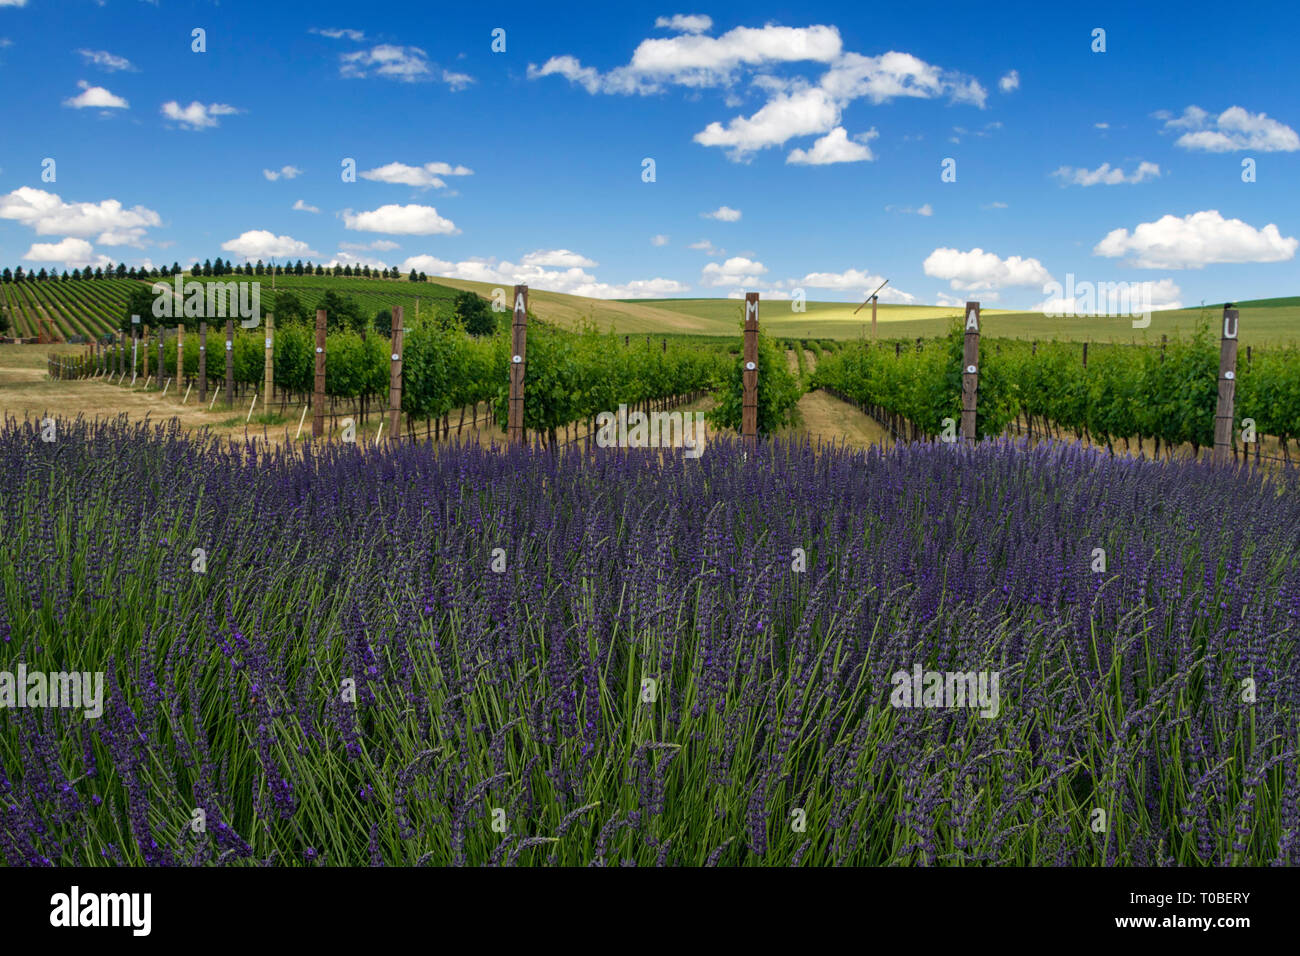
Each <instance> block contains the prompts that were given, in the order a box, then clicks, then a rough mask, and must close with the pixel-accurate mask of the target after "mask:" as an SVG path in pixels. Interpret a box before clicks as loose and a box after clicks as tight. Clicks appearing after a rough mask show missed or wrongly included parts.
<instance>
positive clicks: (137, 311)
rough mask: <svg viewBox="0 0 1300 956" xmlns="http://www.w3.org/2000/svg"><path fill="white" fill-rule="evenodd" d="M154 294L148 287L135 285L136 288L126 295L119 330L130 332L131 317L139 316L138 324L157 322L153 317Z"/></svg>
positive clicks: (139, 284) (140, 284) (141, 284)
mask: <svg viewBox="0 0 1300 956" xmlns="http://www.w3.org/2000/svg"><path fill="white" fill-rule="evenodd" d="M153 303H154V294H153V292H152V291H151V290H150V288H149V286H147V285H145V284H143V283H136V287H135V288H134V289H132V290H131V291H130V293H128V295H127V297H126V306H125V307H124V308H123V310H122V317H121V324H119V325H118V328H119V329H122V330H123V331H125V332H127V333H128V334H129V333H130V332H131V316H133V315H138V316H140V324H141V325H142V326H144V325H153V324H156V322H157V320H155V319H154V317H153Z"/></svg>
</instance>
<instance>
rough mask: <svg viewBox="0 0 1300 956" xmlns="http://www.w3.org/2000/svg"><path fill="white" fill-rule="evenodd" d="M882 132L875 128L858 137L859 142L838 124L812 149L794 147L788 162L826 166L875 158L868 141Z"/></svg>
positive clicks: (786, 159)
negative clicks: (850, 137)
mask: <svg viewBox="0 0 1300 956" xmlns="http://www.w3.org/2000/svg"><path fill="white" fill-rule="evenodd" d="M879 135H880V134H879V133H877V132H876V130H875V129H874V128H872V129H870V130H868V131H867V132H866V133H863V134H862V135H861V136H859V137H858V142H854V141H853V140H850V139H849V134H848V133H847V132H846V131H845V129H844V127H843V126H837V127H835V128H834V129H833V130H831V131H830V132H829V133H827V134H826V135H825V136H823V137H822V138H821V139H819V140H817V141H816V142H815V143H813V145H812V149H794V150H791V151H790V155H789V156H787V157H786V158H785V161H786V162H787V163H797V164H802V165H806V166H826V165H829V164H831V163H860V162H865V161H870V160H873V159H875V158H876V157H875V155H874V154H873V153H872V152H871V150H870V148H868V147H867V145H866V141H868V140H872V139H875V138H876V137H877V136H879Z"/></svg>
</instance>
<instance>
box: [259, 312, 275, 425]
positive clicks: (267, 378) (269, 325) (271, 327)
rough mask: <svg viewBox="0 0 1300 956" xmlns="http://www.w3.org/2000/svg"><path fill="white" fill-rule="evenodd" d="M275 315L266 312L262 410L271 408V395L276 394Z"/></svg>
mask: <svg viewBox="0 0 1300 956" xmlns="http://www.w3.org/2000/svg"><path fill="white" fill-rule="evenodd" d="M274 344H275V316H274V315H272V314H271V313H270V312H268V313H266V362H265V364H264V365H263V366H262V411H264V412H269V411H270V410H271V396H272V395H274V394H275V352H274V349H273V348H272V346H274Z"/></svg>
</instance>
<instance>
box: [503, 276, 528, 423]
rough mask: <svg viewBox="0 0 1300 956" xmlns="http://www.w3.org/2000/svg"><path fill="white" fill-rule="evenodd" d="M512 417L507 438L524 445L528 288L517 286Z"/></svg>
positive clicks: (512, 331)
mask: <svg viewBox="0 0 1300 956" xmlns="http://www.w3.org/2000/svg"><path fill="white" fill-rule="evenodd" d="M510 343H511V344H510V410H509V411H510V415H509V418H508V419H507V421H506V425H507V432H506V436H507V438H508V440H509V442H510V444H512V445H522V444H523V443H524V369H525V368H526V367H527V362H526V361H525V360H526V358H527V347H528V286H526V285H517V286H515V314H514V318H513V319H512V321H511V326H510Z"/></svg>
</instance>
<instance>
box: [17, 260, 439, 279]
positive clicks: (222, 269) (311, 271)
mask: <svg viewBox="0 0 1300 956" xmlns="http://www.w3.org/2000/svg"><path fill="white" fill-rule="evenodd" d="M181 271H182V270H181V267H180V263H177V262H173V263H172V264H171V265H170V266H163V267H162V268H157V267H155V268H153V269H145V268H143V267H141V268H139V269H137V268H136V267H135V266H130V267H129V268H128V267H127V266H126V264H125V263H118V264H117V265H116V266H114V265H113V264H112V263H110V264H109V265H107V266H96V267H95V268H94V269H93V270H92V269H91V268H90V266H86V268H85V269H84V270H83V269H73V270H72V272H71V273H69V272H68V270H67V269H64V270H63V272H62V273H60V272H59V271H58V270H57V269H56V270H46V269H45V268H44V267H42V268H41V269H40V270H39V271H35V272H33V271H31V270H27V271H24V270H23V267H22V266H19V267H18V268H17V269H10V268H8V267H6V268H5V269H4V271H3V272H0V282H48V281H56V282H68V281H70V280H71V281H78V280H81V279H113V278H117V279H168V278H170V277H172V276H174V275H180V274H181ZM189 273H190V275H195V276H228V275H229V276H239V275H242V276H263V275H266V276H269V275H277V276H302V275H317V276H326V275H333V276H347V277H348V278H362V279H401V278H402V270H400V269H398V268H397V266H393V267H392V268H391V269H372V268H371V267H370V266H356V267H355V268H354V267H352V266H340V265H333V266H323V265H313V264H312V263H310V262H308V263H305V264H304V263H303V261H302V260H301V259H299V260H298V261H297V262H295V263H293V264H292V265H275V266H268V265H266V264H265V263H263V262H262V260H261V259H258V260H257V264H256V265H251V264H249V263H244V264H243V265H238V264H236V263H232V262H226V261H223V260H222V259H221V257H220V256H218V257H217V258H216V260H215V261H214V260H212V259H205V260H204V261H203V263H202V264H201V265H200V264H199V263H197V262H196V263H194V265H192V266H191V267H190V269H189ZM406 280H407V281H408V282H428V281H429V277H428V276H427V275H425V274H424V273H423V272H417V271H416V270H414V269H412V270H411V271H410V272H409V273H408V274H407V276H406Z"/></svg>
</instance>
